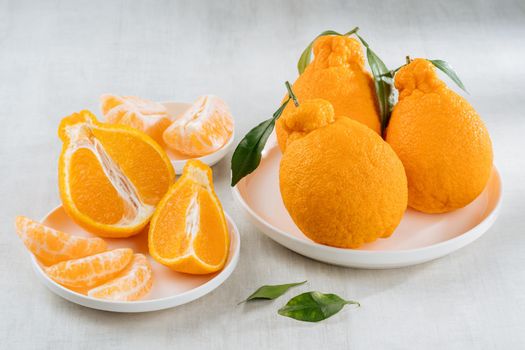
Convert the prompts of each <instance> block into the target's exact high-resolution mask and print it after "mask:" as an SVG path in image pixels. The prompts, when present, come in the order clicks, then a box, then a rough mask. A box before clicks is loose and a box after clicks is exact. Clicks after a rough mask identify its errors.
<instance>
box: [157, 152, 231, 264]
mask: <svg viewBox="0 0 525 350" xmlns="http://www.w3.org/2000/svg"><path fill="white" fill-rule="evenodd" d="M148 244H149V252H150V254H151V256H152V257H153V258H154V259H155V260H156V261H158V262H159V263H161V264H163V265H166V266H168V267H170V268H171V269H173V270H175V271H179V272H186V273H191V274H206V273H211V272H215V271H218V270H220V269H221V268H222V267H223V266H224V264H225V262H226V258H227V256H228V249H229V245H230V237H229V233H228V226H227V223H226V219H225V217H224V212H223V210H222V206H221V203H220V202H219V199H218V198H217V196H216V195H215V192H214V190H213V182H212V171H211V168H210V167H209V166H207V165H205V164H204V163H202V162H200V161H198V160H190V161H188V162H187V163H186V166H185V167H184V170H183V174H182V176H181V177H180V178H179V180H178V181H177V182H176V183H175V184H174V185H173V186H171V188H170V189H169V191H168V193H166V195H165V196H164V198H163V199H162V200H161V201H160V203H159V205H158V207H157V209H156V211H155V214H154V215H153V218H152V219H151V223H150V228H149V236H148Z"/></svg>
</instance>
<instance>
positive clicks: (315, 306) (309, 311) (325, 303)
mask: <svg viewBox="0 0 525 350" xmlns="http://www.w3.org/2000/svg"><path fill="white" fill-rule="evenodd" d="M350 304H353V305H357V306H358V307H359V306H361V304H359V302H357V301H353V300H344V299H342V298H341V297H339V296H337V295H335V294H323V293H320V292H306V293H303V294H299V295H298V296H296V297H293V298H292V299H290V301H288V303H286V305H285V306H283V307H282V308H280V309H279V311H277V312H278V313H279V315H281V316H286V317H291V318H293V319H296V320H299V321H305V322H319V321H322V320H326V319H327V318H329V317H331V316H333V315H335V314H336V313H338V312H339V311H341V309H342V308H343V307H344V306H345V305H350Z"/></svg>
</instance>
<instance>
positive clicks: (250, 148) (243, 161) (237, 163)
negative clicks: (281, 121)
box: [231, 98, 290, 187]
mask: <svg viewBox="0 0 525 350" xmlns="http://www.w3.org/2000/svg"><path fill="white" fill-rule="evenodd" d="M288 102H290V98H288V100H287V101H286V102H284V103H283V104H282V105H281V107H279V109H278V110H277V111H275V113H274V114H273V117H272V118H270V119H268V120H265V121H264V122H262V123H261V124H259V125H257V126H256V127H255V128H253V129H252V130H250V131H249V132H248V133H247V134H246V136H244V138H243V139H242V140H241V142H239V144H238V145H237V148H236V149H235V152H233V156H232V161H231V170H232V182H231V186H232V187H233V186H235V185H236V184H237V183H238V182H239V181H240V180H241V179H242V178H243V177H245V176H246V175H248V174H250V173H251V172H252V171H254V170H255V169H257V167H258V166H259V163H261V152H262V150H263V148H264V145H266V141H267V140H268V137H269V136H270V134H271V133H272V131H273V128H274V126H275V121H276V120H277V118H279V116H280V115H281V114H282V113H283V110H284V108H285V107H286V105H287V104H288Z"/></svg>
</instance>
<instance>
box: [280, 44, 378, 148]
mask: <svg viewBox="0 0 525 350" xmlns="http://www.w3.org/2000/svg"><path fill="white" fill-rule="evenodd" d="M313 52H314V59H313V61H312V62H311V63H310V64H309V65H308V66H307V67H306V69H305V71H304V72H303V74H301V75H300V76H299V77H298V78H297V80H296V81H295V83H294V84H293V86H292V89H293V92H294V94H295V95H296V96H297V99H298V100H299V103H302V102H304V101H306V100H310V99H316V98H321V99H324V100H327V101H329V102H330V103H331V104H332V106H333V108H334V111H335V115H336V116H345V117H349V118H351V119H353V120H356V121H358V122H360V123H362V124H364V125H366V126H368V127H369V128H370V129H372V130H374V131H375V132H376V133H378V134H379V133H380V130H381V125H380V119H379V109H378V105H377V97H376V92H375V87H374V81H373V80H372V76H371V75H370V73H368V72H367V71H366V70H365V59H364V55H363V49H362V47H361V44H360V43H359V42H358V41H357V40H356V39H354V38H349V37H346V36H331V35H328V36H322V37H319V38H318V39H316V40H315V43H314V46H313ZM294 109H295V106H294V104H293V103H291V102H290V103H288V105H287V106H286V108H285V109H284V111H283V114H282V116H286V115H287V114H289V113H294ZM280 119H281V118H279V119H278V120H277V123H276V126H275V127H276V132H277V136H278V137H280V136H282V135H283V134H286V131H283V130H282V129H284V127H283V124H282V121H280ZM284 143H285V142H283V141H279V145H282V144H284ZM281 150H282V148H281Z"/></svg>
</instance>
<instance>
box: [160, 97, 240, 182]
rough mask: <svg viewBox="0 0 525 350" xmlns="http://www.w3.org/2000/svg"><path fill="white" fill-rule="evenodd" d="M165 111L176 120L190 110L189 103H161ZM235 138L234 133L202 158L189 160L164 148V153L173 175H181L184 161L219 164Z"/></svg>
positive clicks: (210, 164) (187, 157)
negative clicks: (173, 172) (196, 160)
mask: <svg viewBox="0 0 525 350" xmlns="http://www.w3.org/2000/svg"><path fill="white" fill-rule="evenodd" d="M161 103H162V104H163V105H164V106H165V107H166V109H167V110H168V114H169V115H170V116H171V117H172V118H177V117H178V116H180V115H181V114H182V113H184V112H185V111H186V110H187V109H188V108H190V106H191V104H190V103H184V102H170V101H167V102H161ZM234 138H235V131H234V132H232V136H231V137H230V139H229V140H228V142H227V143H226V144H225V145H224V146H223V147H222V148H220V149H219V150H217V151H215V152H213V153H210V154H207V155H205V156H202V157H198V158H191V157H189V156H186V155H184V154H181V153H178V152H177V151H174V150H171V149H169V148H167V147H166V153H167V154H168V157H169V158H170V160H171V164H173V168H174V169H175V173H176V174H177V175H180V174H182V169H183V168H184V165H185V164H186V161H188V160H189V159H198V160H200V161H201V162H203V163H205V164H208V165H209V166H212V165H215V164H216V163H217V162H219V161H220V160H221V159H222V158H224V156H226V155H227V154H228V151H229V150H230V149H231V148H232V146H233V140H234Z"/></svg>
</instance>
